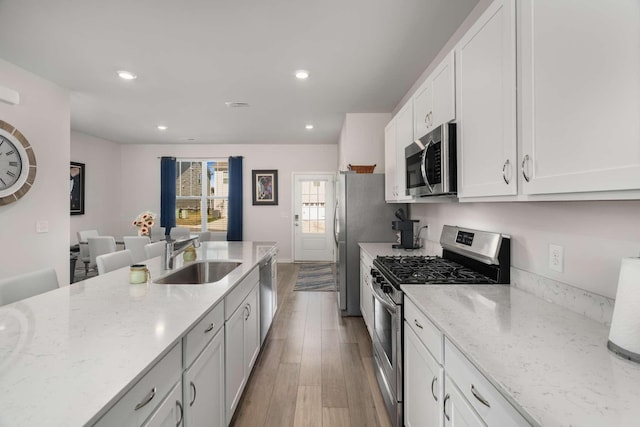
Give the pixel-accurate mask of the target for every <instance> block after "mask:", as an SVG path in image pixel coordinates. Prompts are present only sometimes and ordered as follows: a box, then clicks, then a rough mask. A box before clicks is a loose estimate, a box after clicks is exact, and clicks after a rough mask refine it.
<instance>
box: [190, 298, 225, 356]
mask: <svg viewBox="0 0 640 427" xmlns="http://www.w3.org/2000/svg"><path fill="white" fill-rule="evenodd" d="M222 326H224V304H223V303H219V304H217V305H216V306H215V307H213V309H211V310H210V311H209V312H208V313H207V314H206V315H205V316H204V317H203V318H202V320H200V321H199V322H198V324H197V325H196V326H194V327H193V328H192V329H191V330H190V331H189V332H188V333H187V335H185V337H184V338H183V340H184V341H183V348H184V359H183V360H184V367H185V368H188V367H189V366H191V364H192V363H193V361H194V360H196V358H197V357H198V355H199V354H200V353H201V352H202V350H204V348H205V347H206V346H207V343H208V342H209V341H211V339H212V338H213V337H214V336H215V335H216V332H218V330H220V328H221V327H222Z"/></svg>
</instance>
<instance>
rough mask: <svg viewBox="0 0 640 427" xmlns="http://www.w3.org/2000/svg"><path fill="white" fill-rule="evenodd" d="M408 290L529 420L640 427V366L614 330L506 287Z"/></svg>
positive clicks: (408, 287)
mask: <svg viewBox="0 0 640 427" xmlns="http://www.w3.org/2000/svg"><path fill="white" fill-rule="evenodd" d="M402 289H403V290H404V291H405V296H406V297H408V298H410V299H411V300H412V301H413V302H415V303H416V305H417V306H418V308H420V309H421V310H422V311H423V312H424V313H425V314H426V315H427V316H428V317H429V318H430V319H431V320H432V321H433V323H434V324H435V325H436V326H437V327H438V328H439V329H440V330H441V331H443V332H444V334H445V336H446V337H447V338H448V339H449V340H450V341H451V342H452V343H453V344H455V346H456V347H458V349H460V350H461V351H462V352H463V353H464V354H465V355H466V356H467V358H468V359H469V360H470V361H471V362H472V363H473V364H474V365H475V366H476V367H477V368H478V369H479V370H480V372H482V373H483V374H484V375H485V376H486V377H487V378H488V379H489V381H490V382H491V383H492V384H493V385H494V386H496V387H497V388H498V390H499V391H500V392H501V393H502V394H503V395H504V396H505V397H506V398H507V400H509V401H510V402H511V403H512V404H513V405H514V406H515V407H516V409H518V410H519V411H520V412H521V413H522V414H523V415H524V416H525V418H527V419H528V420H529V422H532V423H533V424H539V425H543V426H638V425H640V364H636V363H633V362H630V361H627V360H624V359H622V358H620V357H618V356H616V355H614V354H613V353H611V352H610V351H609V350H607V347H606V343H607V338H608V335H609V327H608V326H606V325H603V324H601V323H599V322H596V321H593V320H590V319H588V318H586V317H583V316H581V315H579V314H576V313H574V312H572V311H570V310H568V309H566V308H563V307H560V306H557V305H554V304H551V303H548V302H545V301H543V300H541V299H539V298H537V297H535V296H532V295H530V294H527V293H525V292H523V291H520V290H518V289H515V288H513V287H510V286H505V285H430V286H424V285H404V286H402ZM446 371H447V369H446V356H445V373H446Z"/></svg>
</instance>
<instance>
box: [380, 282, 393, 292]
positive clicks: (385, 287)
mask: <svg viewBox="0 0 640 427" xmlns="http://www.w3.org/2000/svg"><path fill="white" fill-rule="evenodd" d="M381 288H382V292H384V293H385V294H390V293H391V292H392V291H393V288H392V287H391V285H390V284H388V283H383V284H382V286H381Z"/></svg>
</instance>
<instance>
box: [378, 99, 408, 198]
mask: <svg viewBox="0 0 640 427" xmlns="http://www.w3.org/2000/svg"><path fill="white" fill-rule="evenodd" d="M412 142H413V105H412V102H411V100H409V101H408V102H407V103H406V104H405V105H404V107H402V109H401V110H400V111H399V112H398V114H396V115H395V116H394V118H393V119H392V120H391V121H390V122H389V124H388V125H387V127H385V128H384V172H385V200H386V201H387V202H406V201H409V200H413V197H411V196H408V195H407V184H406V177H405V175H406V165H405V160H404V148H405V147H406V146H407V145H409V144H411V143H412Z"/></svg>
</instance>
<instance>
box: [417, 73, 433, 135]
mask: <svg viewBox="0 0 640 427" xmlns="http://www.w3.org/2000/svg"><path fill="white" fill-rule="evenodd" d="M432 110H433V80H432V78H431V76H429V77H427V80H425V81H424V83H423V84H422V86H420V88H419V89H418V90H417V91H416V94H415V95H414V97H413V135H414V137H415V139H420V138H421V137H423V136H424V135H426V134H427V133H428V132H429V130H430V129H431V118H432Z"/></svg>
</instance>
